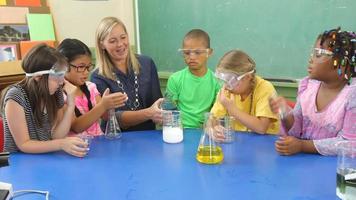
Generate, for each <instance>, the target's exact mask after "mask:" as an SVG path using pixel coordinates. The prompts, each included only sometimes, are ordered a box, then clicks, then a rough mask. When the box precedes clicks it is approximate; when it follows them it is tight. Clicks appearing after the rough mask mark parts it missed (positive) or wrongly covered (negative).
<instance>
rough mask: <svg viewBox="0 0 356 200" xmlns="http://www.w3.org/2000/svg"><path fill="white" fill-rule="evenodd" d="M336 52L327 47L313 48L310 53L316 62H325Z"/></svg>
mask: <svg viewBox="0 0 356 200" xmlns="http://www.w3.org/2000/svg"><path fill="white" fill-rule="evenodd" d="M333 55H334V53H333V52H332V51H329V50H327V49H321V48H313V49H312V52H311V54H310V58H311V59H312V60H313V62H315V63H324V62H326V61H328V60H329V59H331V58H332V56H333Z"/></svg>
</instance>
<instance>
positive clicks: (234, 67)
mask: <svg viewBox="0 0 356 200" xmlns="http://www.w3.org/2000/svg"><path fill="white" fill-rule="evenodd" d="M255 67H256V64H255V62H254V61H253V59H252V58H251V57H250V56H248V55H247V54H246V53H245V52H243V51H241V50H231V51H229V52H227V53H226V54H225V55H224V56H223V57H222V58H221V59H220V62H219V64H218V66H217V68H216V72H215V76H216V77H217V78H218V79H220V80H221V81H223V82H224V86H223V87H222V88H221V90H220V92H219V94H218V97H217V100H216V102H215V104H214V106H213V108H212V109H211V113H212V114H213V115H214V117H223V116H226V115H229V116H232V117H233V118H234V122H233V128H234V130H236V131H251V132H256V133H259V134H265V133H268V134H277V133H278V132H279V119H278V117H277V115H276V114H274V113H273V112H272V111H271V109H270V107H269V98H270V97H271V96H273V95H275V94H276V91H275V89H274V87H273V85H272V84H271V83H270V82H268V81H266V80H264V79H262V78H261V77H259V76H257V75H256V74H255V73H256V69H255Z"/></svg>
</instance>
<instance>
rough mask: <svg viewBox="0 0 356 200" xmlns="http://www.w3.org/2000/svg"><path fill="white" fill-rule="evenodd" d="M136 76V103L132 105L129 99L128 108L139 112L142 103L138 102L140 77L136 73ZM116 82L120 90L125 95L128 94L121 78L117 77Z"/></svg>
mask: <svg viewBox="0 0 356 200" xmlns="http://www.w3.org/2000/svg"><path fill="white" fill-rule="evenodd" d="M134 74H135V80H134V89H135V101H134V102H133V103H132V102H131V100H130V98H128V100H127V103H128V107H129V108H130V110H137V108H138V107H139V106H140V102H139V101H138V88H139V85H138V77H137V74H136V72H134ZM116 79H117V80H116V82H117V85H118V87H119V88H120V90H121V91H122V92H123V93H124V94H127V93H126V92H125V90H124V85H123V84H122V83H121V81H120V79H119V77H117V76H116Z"/></svg>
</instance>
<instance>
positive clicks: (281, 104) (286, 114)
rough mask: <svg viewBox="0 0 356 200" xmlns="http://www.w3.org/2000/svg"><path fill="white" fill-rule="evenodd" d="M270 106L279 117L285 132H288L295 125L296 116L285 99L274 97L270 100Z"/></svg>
mask: <svg viewBox="0 0 356 200" xmlns="http://www.w3.org/2000/svg"><path fill="white" fill-rule="evenodd" d="M269 105H270V108H271V110H272V112H273V113H275V114H278V115H279V117H280V119H281V123H282V126H283V127H282V128H283V129H284V131H285V132H288V131H289V129H290V128H291V127H292V126H293V124H294V116H293V113H292V112H291V111H292V108H291V107H289V106H288V104H287V101H286V100H285V98H284V97H280V96H279V97H277V96H273V97H271V98H269Z"/></svg>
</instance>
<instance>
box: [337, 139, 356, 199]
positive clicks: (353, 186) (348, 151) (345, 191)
mask: <svg viewBox="0 0 356 200" xmlns="http://www.w3.org/2000/svg"><path fill="white" fill-rule="evenodd" d="M337 149H338V162H337V169H336V195H337V196H338V197H339V198H341V199H343V200H351V199H356V141H355V140H345V141H341V142H339V143H338V144H337Z"/></svg>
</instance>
